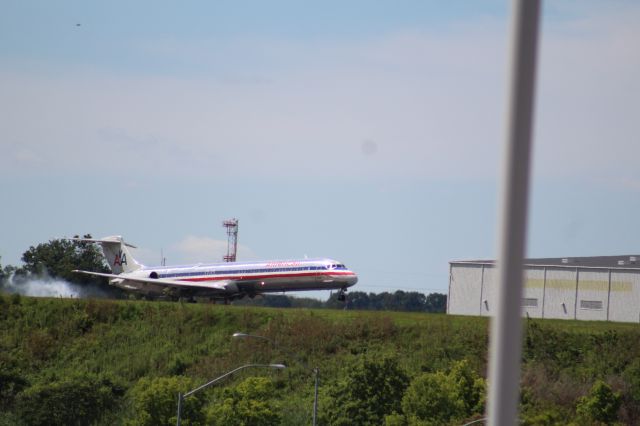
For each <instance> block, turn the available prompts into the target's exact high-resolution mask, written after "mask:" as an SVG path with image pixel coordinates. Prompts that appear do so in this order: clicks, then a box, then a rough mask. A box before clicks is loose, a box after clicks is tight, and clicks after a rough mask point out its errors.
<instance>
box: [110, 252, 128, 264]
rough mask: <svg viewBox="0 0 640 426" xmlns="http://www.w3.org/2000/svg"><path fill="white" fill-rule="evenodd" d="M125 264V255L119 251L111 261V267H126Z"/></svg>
mask: <svg viewBox="0 0 640 426" xmlns="http://www.w3.org/2000/svg"><path fill="white" fill-rule="evenodd" d="M126 264H127V254H126V253H122V250H119V251H118V253H117V254H116V258H115V259H114V260H113V266H116V265H120V266H122V265H126Z"/></svg>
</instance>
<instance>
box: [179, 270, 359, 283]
mask: <svg viewBox="0 0 640 426" xmlns="http://www.w3.org/2000/svg"><path fill="white" fill-rule="evenodd" d="M327 275H344V276H354V275H355V274H354V273H353V272H343V271H333V272H330V271H328V272H321V273H318V272H305V273H298V274H291V273H289V274H287V273H274V274H268V275H265V274H261V275H241V274H238V275H227V276H217V277H216V276H203V277H195V278H178V280H179V281H191V282H198V281H224V280H234V281H253V280H262V279H268V278H297V277H316V276H317V277H322V276H327Z"/></svg>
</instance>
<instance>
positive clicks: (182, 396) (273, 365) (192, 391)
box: [176, 364, 287, 426]
mask: <svg viewBox="0 0 640 426" xmlns="http://www.w3.org/2000/svg"><path fill="white" fill-rule="evenodd" d="M254 367H255V368H278V369H283V368H287V366H286V365H284V364H246V365H243V366H240V367H238V368H236V369H233V370H231V371H229V372H227V373H224V374H223V375H222V376H220V377H216V378H215V379H213V380H211V381H210V382H207V383H205V384H204V385H202V386H199V387H197V388H195V389H193V390H190V391H189V392H187V393H185V394H183V393H181V392H178V419H177V420H176V425H177V426H180V418H181V417H182V402H183V401H184V399H185V398H186V397H188V396H189V395H193V394H194V393H196V392H199V391H201V390H203V389H206V388H208V387H209V386H211V385H214V384H216V383H218V382H219V381H221V380H223V379H226V378H227V377H229V376H231V375H232V374H233V373H235V372H237V371H240V370H243V369H245V368H254Z"/></svg>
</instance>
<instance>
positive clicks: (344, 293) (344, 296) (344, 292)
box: [337, 288, 347, 302]
mask: <svg viewBox="0 0 640 426" xmlns="http://www.w3.org/2000/svg"><path fill="white" fill-rule="evenodd" d="M337 299H338V301H339V302H346V301H347V290H346V289H344V288H341V289H340V291H339V292H338V297H337Z"/></svg>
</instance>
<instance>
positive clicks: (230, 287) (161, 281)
mask: <svg viewBox="0 0 640 426" xmlns="http://www.w3.org/2000/svg"><path fill="white" fill-rule="evenodd" d="M72 272H77V273H80V274H87V275H96V276H99V277H107V278H115V279H118V280H123V281H133V282H138V283H149V284H155V285H164V286H167V287H184V288H206V289H209V290H219V291H220V292H225V293H228V292H236V291H237V287H236V286H235V283H234V282H233V281H215V282H189V281H179V280H170V279H166V278H144V277H131V276H122V275H116V274H106V273H103V272H90V271H80V270H78V269H76V270H73V271H72Z"/></svg>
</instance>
